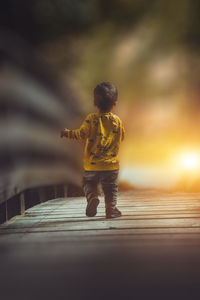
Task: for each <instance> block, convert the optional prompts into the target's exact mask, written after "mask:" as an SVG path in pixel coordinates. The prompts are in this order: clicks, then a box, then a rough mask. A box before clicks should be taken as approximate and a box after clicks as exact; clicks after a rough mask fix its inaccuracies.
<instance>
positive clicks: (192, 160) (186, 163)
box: [179, 152, 199, 170]
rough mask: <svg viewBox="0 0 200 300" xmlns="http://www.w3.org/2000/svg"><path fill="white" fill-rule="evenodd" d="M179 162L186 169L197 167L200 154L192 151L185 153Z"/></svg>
mask: <svg viewBox="0 0 200 300" xmlns="http://www.w3.org/2000/svg"><path fill="white" fill-rule="evenodd" d="M179 163H180V166H181V167H183V168H184V169H188V170H193V169H196V168H198V166H199V155H198V154H197V153H192V152H188V153H183V154H182V155H181V156H180V158H179Z"/></svg>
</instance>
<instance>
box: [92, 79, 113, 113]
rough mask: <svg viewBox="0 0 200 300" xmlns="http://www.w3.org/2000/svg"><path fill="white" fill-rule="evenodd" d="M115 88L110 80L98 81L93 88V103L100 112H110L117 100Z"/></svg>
mask: <svg viewBox="0 0 200 300" xmlns="http://www.w3.org/2000/svg"><path fill="white" fill-rule="evenodd" d="M117 96H118V92H117V88H116V87H115V86H114V84H112V83H110V82H102V83H99V84H98V85H97V86H96V87H95V89H94V104H95V106H97V108H98V109H99V110H100V112H102V113H106V112H110V111H111V110H112V108H113V107H114V106H115V105H116V102H117Z"/></svg>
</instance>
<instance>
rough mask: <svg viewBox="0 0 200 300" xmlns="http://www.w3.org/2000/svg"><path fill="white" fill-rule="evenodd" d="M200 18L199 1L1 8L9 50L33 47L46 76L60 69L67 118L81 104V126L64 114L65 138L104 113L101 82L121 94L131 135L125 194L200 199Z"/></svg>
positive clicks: (94, 1) (65, 0)
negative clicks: (186, 194) (184, 194)
mask: <svg viewBox="0 0 200 300" xmlns="http://www.w3.org/2000/svg"><path fill="white" fill-rule="evenodd" d="M199 11H200V2H199V1H197V0H193V1H191V0H182V1H178V0H168V1H163V0H152V1H148V0H135V1H131V0H123V1H122V0H86V1H81V0H73V1H72V0H29V1H26V0H18V1H11V0H7V1H6V2H5V3H4V4H2V5H1V10H0V22H1V31H2V35H1V44H3V45H5V44H6V45H8V46H7V49H8V48H9V49H11V48H12V53H15V52H16V53H18V54H17V55H19V56H20V52H21V50H20V49H21V45H22V44H23V47H25V48H26V49H29V50H28V52H29V53H30V52H31V53H32V55H33V56H34V57H37V58H38V60H37V64H34V65H37V66H38V69H41V68H43V69H44V70H45V72H46V73H48V74H47V75H45V76H46V77H49V76H50V75H49V71H48V68H50V69H51V72H50V73H51V74H52V75H51V78H53V79H52V81H51V83H50V86H51V89H52V85H53V84H52V82H55V81H56V84H57V86H59V91H60V90H62V93H63V95H64V96H62V97H64V98H65V97H66V99H67V103H68V104H67V106H66V110H64V112H65V111H66V112H67V111H68V112H69V111H71V110H72V107H71V106H74V107H75V108H73V109H74V111H76V113H75V114H74V117H73V115H72V116H71V121H70V116H69V117H67V115H66V123H65V114H63V115H62V122H59V124H58V125H57V127H56V130H59V128H60V127H61V125H63V126H64V125H65V124H66V125H65V127H68V128H70V129H73V128H75V127H74V126H76V127H77V128H78V127H79V126H80V124H81V120H82V117H83V116H85V115H86V114H87V113H88V112H93V111H95V108H94V106H93V97H92V94H93V88H94V87H95V86H96V84H97V83H99V82H101V81H111V82H113V83H114V84H115V85H116V86H117V88H118V90H119V101H118V106H117V107H116V110H115V113H116V114H118V115H119V116H120V117H121V119H122V120H123V122H124V126H125V129H126V139H125V141H124V142H123V144H122V147H121V152H120V158H121V173H120V179H121V189H134V188H143V189H144V188H159V189H167V190H170V191H191V192H196V191H200V136H199V132H200V117H199V114H200V76H199V75H200V34H199V28H200V18H199ZM7 39H9V43H8V42H7ZM10 40H12V42H10ZM9 51H10V50H9ZM25 52H27V50H26V51H25ZM20 59H21V61H24V59H25V58H24V56H22V55H21V58H20ZM26 60H27V58H26ZM40 62H41V63H40ZM46 66H48V68H47V67H46ZM38 81H40V82H41V77H39V79H38ZM45 82H46V81H45ZM45 84H46V83H45ZM69 90H70V92H69ZM34 93H35V92H34ZM59 95H60V94H59ZM72 95H73V96H72ZM59 97H60V96H59ZM36 98H37V97H36ZM75 98H76V101H75V100H74V99H75ZM40 101H41V102H42V101H43V100H42V99H41V100H40ZM70 103H71V104H70ZM41 105H42V103H41ZM48 105H49V106H50V105H51V104H48ZM69 106H70V109H69ZM77 111H78V112H77ZM58 114H59V112H58ZM72 121H73V122H72ZM56 130H55V131H56ZM56 132H57V131H56ZM55 136H56V133H55ZM65 142H66V141H65ZM55 143H56V139H55V140H54V144H55ZM66 143H67V142H66ZM62 147H66V144H65V145H64V144H62ZM73 147H75V148H76V146H73ZM55 151H60V150H58V149H56V150H55ZM72 152H73V151H72ZM54 181H55V180H54ZM58 181H59V180H58ZM58 183H60V181H59V182H58Z"/></svg>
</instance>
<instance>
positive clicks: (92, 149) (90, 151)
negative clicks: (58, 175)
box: [61, 82, 125, 218]
mask: <svg viewBox="0 0 200 300" xmlns="http://www.w3.org/2000/svg"><path fill="white" fill-rule="evenodd" d="M117 98H118V92H117V88H116V87H115V86H114V85H113V84H112V83H110V82H102V83H100V84H98V85H97V86H96V88H95V89H94V105H95V106H96V107H97V109H98V112H97V113H90V114H89V115H88V116H87V117H86V118H85V120H84V122H83V124H82V125H81V127H80V128H79V129H75V130H70V129H63V130H62V131H61V137H63V136H65V137H67V138H70V139H76V140H81V141H84V142H85V149H84V160H83V161H84V173H83V189H84V193H85V196H86V198H87V207H86V215H87V216H88V217H93V216H95V215H96V213H97V206H98V204H99V199H98V183H99V182H100V183H101V185H102V189H103V192H104V196H105V209H106V218H116V217H120V216H121V212H120V211H119V209H118V208H117V207H116V204H117V193H118V174H119V159H118V152H119V147H120V143H121V141H123V139H124V132H125V131H124V126H123V124H122V121H121V120H120V118H119V117H118V116H117V115H115V114H113V113H112V112H111V111H112V109H113V108H114V107H115V106H116V102H117Z"/></svg>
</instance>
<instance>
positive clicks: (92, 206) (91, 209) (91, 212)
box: [86, 198, 99, 217]
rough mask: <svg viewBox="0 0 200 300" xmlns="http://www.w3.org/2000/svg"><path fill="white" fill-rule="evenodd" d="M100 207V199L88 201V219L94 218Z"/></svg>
mask: <svg viewBox="0 0 200 300" xmlns="http://www.w3.org/2000/svg"><path fill="white" fill-rule="evenodd" d="M98 205H99V199H97V198H94V199H91V200H90V201H88V204H87V207H86V216H87V217H94V216H95V215H96V214H97V206H98Z"/></svg>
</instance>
